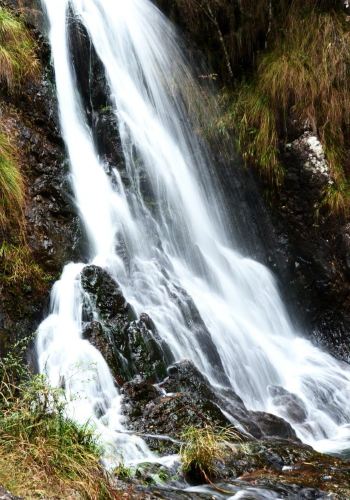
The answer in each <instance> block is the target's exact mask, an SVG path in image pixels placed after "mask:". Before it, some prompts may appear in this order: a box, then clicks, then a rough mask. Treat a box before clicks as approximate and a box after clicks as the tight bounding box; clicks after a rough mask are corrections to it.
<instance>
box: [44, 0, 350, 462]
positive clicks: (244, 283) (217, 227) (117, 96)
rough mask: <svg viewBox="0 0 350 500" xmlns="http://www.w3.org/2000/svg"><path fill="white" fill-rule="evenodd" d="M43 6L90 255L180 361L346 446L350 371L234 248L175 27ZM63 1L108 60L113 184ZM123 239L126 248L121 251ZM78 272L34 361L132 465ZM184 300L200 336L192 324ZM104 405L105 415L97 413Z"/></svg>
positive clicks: (101, 11) (144, 13) (120, 0)
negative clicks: (298, 404)
mask: <svg viewBox="0 0 350 500" xmlns="http://www.w3.org/2000/svg"><path fill="white" fill-rule="evenodd" d="M42 2H43V4H44V6H45V8H46V11H47V15H48V19H49V23H50V41H51V47H52V54H53V62H54V67H55V74H56V84H57V93H58V101H59V107H60V117H61V126H62V133H63V136H64V139H65V142H66V145H67V149H68V153H69V159H70V164H71V173H72V183H73V186H74V191H75V196H76V202H77V205H78V208H79V210H80V214H81V217H82V220H83V222H84V224H85V227H86V230H87V233H88V237H89V241H90V247H91V252H92V255H93V256H92V258H91V262H94V263H96V264H98V265H101V266H103V267H105V268H106V269H108V271H109V272H110V273H111V275H112V276H114V278H115V279H116V280H117V281H118V283H119V284H120V286H121V288H122V290H123V292H124V295H125V297H126V299H127V300H128V301H129V302H130V303H131V304H132V305H133V306H134V308H135V310H136V311H137V313H139V314H140V313H142V312H146V313H148V314H149V315H150V317H151V318H152V319H153V321H154V323H155V324H156V326H157V329H158V332H159V334H160V335H161V337H162V338H163V339H164V340H165V341H166V342H167V344H168V345H169V347H170V349H171V351H172V353H173V355H174V357H175V359H177V360H180V359H183V358H189V359H192V360H193V361H194V362H195V364H196V365H197V366H198V367H199V369H200V370H201V371H202V372H203V373H205V374H206V375H207V376H208V377H209V379H210V380H211V382H212V383H213V384H214V385H220V384H221V383H223V380H224V379H226V380H227V379H228V380H229V382H230V384H231V385H232V388H233V389H234V390H235V392H236V393H237V394H239V395H240V396H241V398H242V399H243V400H244V402H245V403H246V405H247V407H248V408H250V409H258V410H264V411H269V412H271V413H276V414H280V415H282V416H283V417H284V418H288V417H287V416H286V415H285V413H284V410H283V408H280V407H277V406H275V405H274V400H273V399H272V398H271V394H270V391H269V387H270V386H282V387H284V388H285V389H286V390H287V391H289V392H291V393H293V394H296V395H297V396H298V397H299V398H300V399H301V400H302V402H303V404H304V407H305V408H306V413H307V418H306V421H304V422H303V423H300V424H297V425H296V424H294V428H295V430H296V432H297V434H298V436H299V437H300V438H301V439H302V440H303V441H304V442H307V443H309V444H311V445H312V446H314V447H315V448H317V449H319V450H328V451H330V450H331V451H335V450H337V451H339V450H343V449H348V448H350V367H349V366H348V365H346V364H345V363H341V362H338V361H336V360H335V359H334V358H332V357H331V356H329V355H328V354H326V353H324V352H323V351H321V350H320V349H318V348H316V347H314V346H313V345H312V344H311V343H310V342H308V341H307V340H305V339H304V338H302V337H301V336H299V335H298V334H297V333H296V332H295V331H293V327H292V325H291V323H290V320H289V318H288V315H287V312H286V310H285V308H284V305H283V304H282V302H281V299H280V297H279V295H278V291H277V288H276V285H275V281H274V278H273V276H272V275H271V273H270V272H269V271H268V270H267V269H266V268H265V267H264V266H263V265H261V264H259V263H258V262H255V261H253V260H251V259H248V258H244V257H242V256H241V255H240V254H239V253H238V252H237V251H236V250H235V249H234V243H233V242H232V241H231V240H230V237H229V236H228V235H229V233H230V231H229V229H228V228H229V226H230V222H229V220H228V218H227V216H226V215H225V210H224V207H223V206H222V202H221V199H220V194H219V192H218V190H217V189H216V188H215V187H214V184H215V183H214V182H213V180H212V176H211V174H210V165H208V160H207V155H206V154H205V152H204V151H203V148H201V147H200V146H199V143H198V142H197V139H196V136H195V134H194V133H193V131H192V130H191V127H190V125H189V120H188V116H187V115H186V111H185V109H186V106H185V105H184V102H183V99H182V93H181V89H184V88H186V89H187V90H188V89H191V88H192V89H193V90H195V87H194V84H193V81H192V78H191V75H190V71H189V69H188V67H187V66H186V63H185V61H184V59H183V56H182V54H181V51H180V49H179V48H178V41H177V38H176V36H175V34H174V31H173V29H172V26H171V25H170V23H169V22H168V21H167V20H166V19H165V18H164V16H163V15H162V14H161V13H160V12H159V10H158V9H157V8H156V7H155V6H154V5H153V4H152V3H151V2H150V0H70V1H69V0H42ZM68 6H70V7H71V8H72V9H73V11H74V12H75V14H76V15H77V16H78V17H79V18H80V20H81V22H82V24H83V25H84V26H85V28H86V30H87V31H88V33H89V35H90V37H91V40H92V43H93V45H94V47H95V49H96V52H97V54H98V55H99V57H100V59H101V61H102V63H103V65H104V68H105V72H106V76H107V80H108V83H109V87H110V95H111V100H112V102H113V106H114V110H115V113H116V116H117V119H118V123H119V134H120V138H121V142H122V147H123V152H124V156H125V166H126V174H125V176H126V177H127V182H125V176H124V178H123V181H122V179H121V177H120V175H119V174H118V172H116V171H115V172H114V176H115V178H114V179H113V182H112V179H111V178H110V177H109V176H108V175H107V174H106V173H105V169H104V165H103V164H102V162H101V161H100V159H99V157H98V155H97V153H96V150H95V147H94V142H93V139H92V134H91V131H90V130H89V127H88V125H87V121H86V117H85V114H84V112H83V109H82V106H81V101H80V98H79V95H78V92H77V90H76V85H75V80H74V74H73V71H72V65H71V56H70V47H69V46H68V37H67V14H68ZM193 93H195V92H193ZM232 175H234V172H232ZM145 182H146V183H147V185H148V191H151V192H152V199H153V201H154V203H153V204H152V205H150V203H149V202H148V200H147V196H146V195H145V193H144V190H143V188H142V185H143V184H144V183H145ZM121 246H122V247H123V248H126V250H127V257H125V255H118V250H117V249H118V248H120V247H121ZM82 268H83V264H69V265H68V266H67V267H66V268H65V270H64V272H63V275H62V278H61V280H60V281H59V282H57V283H56V285H55V286H54V290H53V295H52V314H51V315H50V316H49V317H48V318H47V319H46V320H45V321H44V322H43V323H42V325H41V327H40V329H39V334H38V357H39V365H40V369H41V370H42V371H43V372H45V373H47V375H48V377H49V380H50V382H51V383H52V384H54V385H60V384H62V380H64V386H65V388H66V391H67V394H68V396H69V397H70V398H71V400H72V401H71V403H70V407H71V413H72V415H73V416H74V417H75V418H77V419H78V420H79V421H81V422H85V421H86V420H88V419H90V421H91V422H92V423H94V424H95V425H96V426H97V429H98V432H100V433H101V435H102V437H103V439H104V441H105V442H109V443H112V444H114V445H115V446H116V449H118V450H122V453H123V455H124V458H125V459H126V460H127V461H128V460H138V459H140V460H142V459H143V458H145V457H149V456H150V453H149V451H148V450H147V447H146V446H145V445H144V443H143V441H142V440H141V439H140V438H138V437H136V436H131V435H129V434H123V430H124V426H123V425H124V424H123V421H122V418H121V416H120V395H119V393H118V389H117V388H116V387H115V386H114V384H113V378H112V376H111V374H110V372H109V369H108V367H107V364H106V362H105V361H104V360H103V358H102V356H101V354H100V353H99V352H98V351H97V350H96V349H95V348H94V347H93V346H91V345H90V344H89V343H88V342H87V341H86V340H83V339H82V325H81V309H82V292H81V289H80V285H79V274H80V271H81V269H82ZM182 290H185V291H186V294H187V295H186V294H185V293H183V292H182ZM188 296H190V297H191V299H192V301H193V303H194V304H195V307H196V308H197V310H198V311H199V313H200V316H201V318H202V319H203V321H204V323H205V325H206V328H207V330H208V331H209V332H210V335H211V340H209V341H208V337H205V339H204V337H202V336H201V333H200V331H198V329H197V330H196V327H195V321H194V320H193V317H192V316H193V307H191V306H190V305H189V302H188ZM215 350H216V351H217V353H218V354H219V357H220V359H221V364H222V368H221V373H220V369H218V364H217V362H216V361H215V356H213V352H215ZM213 360H214V361H213ZM101 404H102V407H103V408H104V409H105V414H104V415H102V416H101V415H100V414H96V412H95V408H96V407H97V405H101Z"/></svg>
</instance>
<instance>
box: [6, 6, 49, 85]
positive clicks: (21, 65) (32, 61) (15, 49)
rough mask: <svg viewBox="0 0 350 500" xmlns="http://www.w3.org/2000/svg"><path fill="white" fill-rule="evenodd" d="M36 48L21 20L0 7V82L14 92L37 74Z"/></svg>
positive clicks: (38, 66)
mask: <svg viewBox="0 0 350 500" xmlns="http://www.w3.org/2000/svg"><path fill="white" fill-rule="evenodd" d="M36 54H37V46H36V43H35V40H34V38H33V37H32V36H31V34H30V32H29V30H28V29H27V27H26V26H25V25H24V23H23V22H22V20H21V19H19V18H18V17H16V16H15V15H14V14H12V13H11V12H10V11H9V10H8V9H6V8H4V7H0V82H1V83H2V84H3V85H6V87H7V89H8V90H9V91H14V90H16V89H17V88H18V86H19V85H21V84H23V83H24V82H25V81H27V80H28V79H35V78H36V77H37V76H38V73H39V68H40V65H39V61H38V58H37V55H36Z"/></svg>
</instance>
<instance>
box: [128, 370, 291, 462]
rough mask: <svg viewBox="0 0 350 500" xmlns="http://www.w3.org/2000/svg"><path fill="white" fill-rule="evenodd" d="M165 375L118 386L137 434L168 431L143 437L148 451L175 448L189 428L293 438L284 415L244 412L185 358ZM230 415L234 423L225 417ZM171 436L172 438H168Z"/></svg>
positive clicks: (232, 397)
mask: <svg viewBox="0 0 350 500" xmlns="http://www.w3.org/2000/svg"><path fill="white" fill-rule="evenodd" d="M168 374H169V376H168V377H167V378H166V379H165V380H164V381H163V382H162V383H160V384H159V385H158V386H153V385H152V384H149V383H147V382H145V381H144V380H142V379H141V378H137V379H135V380H133V381H131V382H129V383H127V384H125V385H124V386H123V392H124V395H125V398H124V412H125V414H126V415H127V416H128V421H129V422H130V425H131V427H132V429H134V430H135V431H137V432H140V433H142V434H152V435H164V434H165V435H167V436H168V437H169V438H170V440H169V439H165V440H164V439H163V440H160V439H159V438H156V437H147V438H146V439H147V442H148V443H149V445H150V447H151V448H152V449H155V450H156V451H159V452H161V453H170V452H171V453H172V452H177V451H178V449H179V440H180V439H181V435H182V433H183V432H184V431H185V430H186V429H187V428H188V427H190V426H193V427H204V426H206V425H210V426H214V427H227V426H231V425H237V424H238V425H239V426H240V428H241V429H245V432H244V431H242V432H243V434H245V433H246V435H247V436H250V438H251V437H252V436H253V437H255V438H258V439H259V438H262V437H263V436H264V437H267V438H273V437H277V438H283V439H286V440H292V441H295V442H297V441H298V438H297V436H296V434H295V432H294V430H293V429H292V427H291V426H290V425H289V424H288V423H287V422H286V421H284V420H283V419H281V418H279V417H276V416H274V415H270V414H267V413H263V412H251V411H249V410H247V408H246V407H245V405H244V403H243V401H242V400H241V399H240V398H239V397H238V396H237V395H236V394H235V393H234V392H233V391H232V390H231V389H226V390H222V391H220V390H218V389H217V388H215V389H214V388H213V387H212V386H211V385H210V383H209V381H208V379H207V378H206V377H205V376H204V375H202V374H201V373H200V372H199V371H198V370H197V368H196V367H195V366H194V365H193V363H191V362H190V361H187V360H185V361H182V362H179V363H176V364H175V365H173V366H171V367H169V369H168ZM228 415H230V416H231V417H233V423H232V421H231V420H230V418H229V417H228ZM171 440H173V441H171Z"/></svg>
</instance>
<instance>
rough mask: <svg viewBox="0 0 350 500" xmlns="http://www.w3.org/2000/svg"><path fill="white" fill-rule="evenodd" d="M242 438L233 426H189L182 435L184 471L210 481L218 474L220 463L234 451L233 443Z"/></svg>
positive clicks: (181, 451) (181, 453) (181, 452)
mask: <svg viewBox="0 0 350 500" xmlns="http://www.w3.org/2000/svg"><path fill="white" fill-rule="evenodd" d="M241 440H242V436H241V435H240V433H239V432H237V431H236V430H235V429H234V428H231V427H229V428H222V429H215V428H214V427H212V426H209V425H208V426H206V427H204V428H196V427H189V428H188V429H187V430H186V431H185V432H184V433H183V435H182V441H183V444H182V446H181V450H180V456H181V462H182V468H183V471H184V472H185V473H187V474H190V475H191V476H194V477H199V478H201V479H202V480H205V481H208V482H210V480H211V479H212V478H215V476H216V475H217V472H218V465H219V463H220V462H223V461H224V459H225V457H226V456H227V454H228V453H229V452H232V447H233V445H232V443H234V442H237V441H241Z"/></svg>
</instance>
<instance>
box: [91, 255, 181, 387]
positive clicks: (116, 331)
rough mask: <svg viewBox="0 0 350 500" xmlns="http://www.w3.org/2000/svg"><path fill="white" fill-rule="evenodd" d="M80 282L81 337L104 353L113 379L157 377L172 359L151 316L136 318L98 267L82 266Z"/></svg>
mask: <svg viewBox="0 0 350 500" xmlns="http://www.w3.org/2000/svg"><path fill="white" fill-rule="evenodd" d="M81 284H82V288H83V290H84V291H85V293H86V298H85V310H84V319H85V320H86V323H85V328H84V336H85V337H86V338H87V339H88V340H89V341H90V342H91V343H92V344H94V345H95V347H97V348H98V349H99V350H100V351H101V352H102V353H103V354H104V356H105V359H106V360H107V362H109V365H110V367H111V369H112V371H113V373H114V375H115V378H116V380H117V382H118V383H119V384H121V383H123V382H125V381H127V380H130V379H131V378H132V377H134V376H136V375H139V376H142V377H144V378H145V379H146V380H149V381H152V382H155V381H157V380H158V381H159V380H161V379H162V378H163V377H164V376H165V374H166V367H167V365H168V364H169V362H171V359H172V358H171V354H170V352H169V350H168V349H167V347H166V345H165V344H164V343H163V341H162V340H161V338H160V337H159V335H158V333H157V330H156V327H155V325H154V324H153V322H152V320H151V318H150V317H149V316H148V315H147V314H141V315H140V317H139V318H138V317H137V316H136V314H135V312H134V310H133V308H132V307H131V306H130V304H128V303H127V302H126V300H125V298H124V296H123V294H122V291H121V289H120V288H119V286H118V284H117V283H116V282H115V280H114V279H113V278H112V277H111V276H110V275H109V274H108V272H107V271H105V270H104V269H102V268H100V267H98V266H94V265H90V266H86V267H85V268H84V269H83V271H82V274H81ZM96 318H97V319H96Z"/></svg>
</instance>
